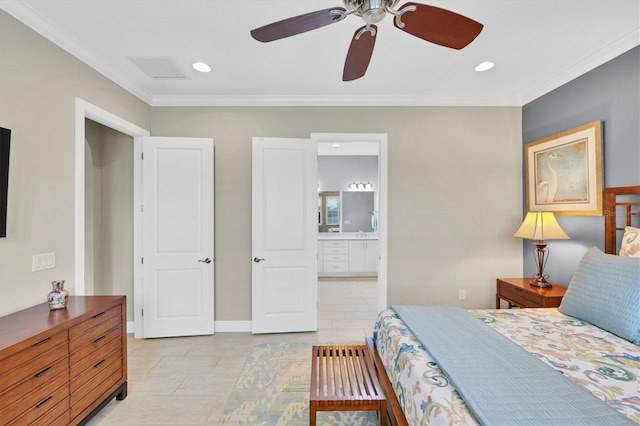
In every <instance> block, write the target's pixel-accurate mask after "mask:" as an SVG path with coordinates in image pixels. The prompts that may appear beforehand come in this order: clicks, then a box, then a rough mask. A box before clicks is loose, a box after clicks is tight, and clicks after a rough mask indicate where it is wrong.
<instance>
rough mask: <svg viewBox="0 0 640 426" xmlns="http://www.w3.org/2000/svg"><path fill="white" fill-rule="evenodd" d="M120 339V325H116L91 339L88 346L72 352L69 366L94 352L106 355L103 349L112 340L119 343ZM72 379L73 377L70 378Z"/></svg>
mask: <svg viewBox="0 0 640 426" xmlns="http://www.w3.org/2000/svg"><path fill="white" fill-rule="evenodd" d="M121 337H122V328H121V327H120V325H119V324H118V325H116V326H115V327H114V328H112V329H111V330H109V331H106V332H104V333H102V334H101V335H100V336H99V337H97V338H95V339H93V340H92V341H91V342H89V343H88V344H86V345H84V346H82V347H81V348H79V349H77V350H76V351H73V352H72V353H71V355H70V357H69V362H70V365H72V366H75V365H77V364H79V363H81V362H82V361H83V360H85V359H86V358H87V357H88V356H90V355H91V354H92V353H94V352H96V351H100V352H101V353H106V352H105V351H104V347H105V346H106V345H107V344H109V343H111V342H112V341H113V340H114V339H115V340H117V341H118V343H120V342H121V340H120V339H121ZM72 377H73V376H72Z"/></svg>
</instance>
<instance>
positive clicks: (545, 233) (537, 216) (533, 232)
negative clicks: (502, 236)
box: [513, 212, 570, 240]
mask: <svg viewBox="0 0 640 426" xmlns="http://www.w3.org/2000/svg"><path fill="white" fill-rule="evenodd" d="M513 236H514V237H519V238H525V239H528V240H568V239H569V238H570V237H569V236H568V235H567V234H566V233H565V232H564V230H563V229H562V228H561V227H560V224H559V223H558V221H557V220H556V217H555V215H554V214H553V213H552V212H528V213H527V216H526V217H525V218H524V221H523V222H522V225H520V228H518V230H517V231H516V233H515V234H513Z"/></svg>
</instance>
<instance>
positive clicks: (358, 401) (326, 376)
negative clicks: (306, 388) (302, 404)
mask: <svg viewBox="0 0 640 426" xmlns="http://www.w3.org/2000/svg"><path fill="white" fill-rule="evenodd" d="M386 407H387V405H386V398H385V396H384V393H383V391H382V387H381V386H380V383H379V382H378V377H377V376H376V372H375V367H374V365H373V360H372V358H371V355H370V354H369V349H368V348H367V346H366V345H350V346H314V347H313V350H312V358H311V392H310V396H309V423H310V425H311V426H315V424H316V413H317V412H318V411H377V412H378V418H379V419H380V426H384V425H385V424H386Z"/></svg>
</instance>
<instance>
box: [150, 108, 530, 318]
mask: <svg viewBox="0 0 640 426" xmlns="http://www.w3.org/2000/svg"><path fill="white" fill-rule="evenodd" d="M322 132H326V133H333V132H338V133H351V132H356V133H387V134H388V137H389V142H388V151H389V154H388V157H389V159H388V163H389V164H388V200H389V224H388V235H389V241H388V243H389V244H388V253H389V254H388V269H389V277H388V302H389V303H392V304H393V303H424V304H442V305H454V306H464V307H485V308H486V307H492V306H493V304H494V303H495V302H494V300H495V299H494V296H495V278H496V277H498V276H509V275H510V276H519V275H520V274H521V270H522V254H521V253H522V251H521V247H522V242H521V241H519V240H517V239H515V238H513V237H511V235H512V234H513V232H514V230H515V229H517V227H518V225H519V223H520V222H521V215H522V204H521V200H522V196H521V195H522V194H521V175H522V171H521V155H522V152H521V150H522V139H521V110H520V108H488V107H468V108H467V107H461V108H455V107H304V108H295V107H291V108H287V107H255V108H250V107H247V108H241V107H229V108H222V107H215V108H213V107H212V108H203V107H197V108H195V107H194V108H185V107H165V108H154V109H153V120H152V133H153V134H154V135H158V136H159V135H162V136H193V137H212V138H214V139H215V152H216V154H215V168H216V169H215V188H216V189H215V191H216V192H215V202H216V216H215V220H216V241H215V247H216V320H249V319H250V318H251V263H250V259H251V137H252V136H271V137H279V136H282V137H309V134H310V133H322ZM460 289H464V290H466V294H467V300H466V301H465V302H459V301H458V290H460Z"/></svg>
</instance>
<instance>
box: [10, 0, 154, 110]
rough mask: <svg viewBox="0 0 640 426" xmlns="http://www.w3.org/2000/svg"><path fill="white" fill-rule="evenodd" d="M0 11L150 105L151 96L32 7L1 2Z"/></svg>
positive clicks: (19, 3)
mask: <svg viewBox="0 0 640 426" xmlns="http://www.w3.org/2000/svg"><path fill="white" fill-rule="evenodd" d="M0 9H2V10H4V11H5V12H7V13H8V14H9V15H11V16H13V17H14V18H16V19H17V20H19V21H20V22H22V23H23V24H25V25H26V26H28V27H29V28H31V29H32V30H33V31H35V32H37V33H38V34H40V35H41V36H43V37H44V38H46V39H47V40H49V41H51V42H52V43H54V44H55V45H57V46H58V47H60V48H61V49H63V50H65V51H67V52H68V53H69V54H71V55H73V56H75V57H76V58H77V59H79V60H80V61H82V62H83V63H85V64H86V65H88V66H89V67H91V68H93V69H94V70H96V71H97V72H99V73H100V74H102V75H104V76H105V77H106V78H108V79H109V80H111V81H113V82H114V83H115V84H117V85H118V86H120V87H122V88H123V89H125V90H127V91H128V92H130V93H131V94H133V95H134V96H136V97H138V98H140V99H141V100H142V101H144V102H146V103H147V104H151V101H152V95H151V94H150V93H147V92H146V91H144V90H142V89H140V88H139V87H138V86H137V85H136V84H134V83H133V82H131V81H129V79H127V78H125V77H124V76H123V75H122V73H120V72H119V71H117V70H116V69H114V68H113V67H111V65H109V64H108V63H107V62H105V61H103V60H102V59H100V57H99V56H98V55H96V54H95V52H93V51H92V50H90V49H88V48H86V47H85V46H82V45H81V44H80V43H79V42H78V40H76V39H75V38H73V37H70V36H69V35H68V34H67V33H66V32H65V31H64V30H63V29H62V28H60V27H59V26H57V25H55V24H54V23H53V22H51V21H50V20H48V19H47V18H45V17H44V16H42V15H41V14H40V13H38V12H37V11H36V10H34V9H33V8H32V7H30V6H29V5H27V4H26V3H24V2H21V1H6V0H5V1H2V2H0Z"/></svg>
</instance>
